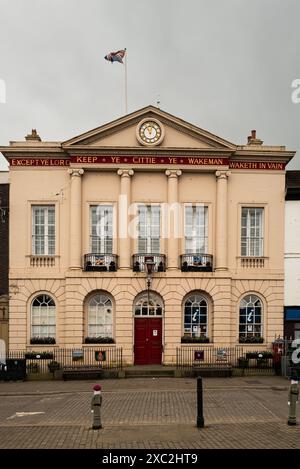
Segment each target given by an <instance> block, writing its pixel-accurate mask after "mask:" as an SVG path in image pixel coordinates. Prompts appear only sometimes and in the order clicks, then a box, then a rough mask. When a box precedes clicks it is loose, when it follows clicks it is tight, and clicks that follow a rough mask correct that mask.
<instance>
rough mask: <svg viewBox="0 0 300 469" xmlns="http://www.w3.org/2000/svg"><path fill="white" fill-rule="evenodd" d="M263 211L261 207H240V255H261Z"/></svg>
mask: <svg viewBox="0 0 300 469" xmlns="http://www.w3.org/2000/svg"><path fill="white" fill-rule="evenodd" d="M263 213H264V209H263V208H247V207H243V208H242V227H241V228H242V230H241V255H242V256H254V257H260V256H263Z"/></svg>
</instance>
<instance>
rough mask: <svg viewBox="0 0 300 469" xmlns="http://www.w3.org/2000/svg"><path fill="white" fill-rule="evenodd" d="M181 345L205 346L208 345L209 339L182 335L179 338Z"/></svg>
mask: <svg viewBox="0 0 300 469" xmlns="http://www.w3.org/2000/svg"><path fill="white" fill-rule="evenodd" d="M181 343H182V344H207V343H209V338H208V337H202V336H200V337H191V336H187V335H184V336H183V337H181Z"/></svg>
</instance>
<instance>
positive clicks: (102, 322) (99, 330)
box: [87, 293, 113, 338]
mask: <svg viewBox="0 0 300 469" xmlns="http://www.w3.org/2000/svg"><path fill="white" fill-rule="evenodd" d="M87 313H88V327H87V334H88V337H110V338H112V337H113V304H112V300H111V298H110V296H109V295H107V294H106V293H96V295H93V296H92V297H91V298H90V300H89V302H88V312H87Z"/></svg>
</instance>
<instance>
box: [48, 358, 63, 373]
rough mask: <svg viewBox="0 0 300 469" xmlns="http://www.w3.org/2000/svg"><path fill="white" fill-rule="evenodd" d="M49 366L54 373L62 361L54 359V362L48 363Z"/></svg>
mask: <svg viewBox="0 0 300 469" xmlns="http://www.w3.org/2000/svg"><path fill="white" fill-rule="evenodd" d="M48 368H49V371H50V373H54V372H55V371H57V370H59V369H60V363H58V362H57V361H55V360H53V361H52V362H50V363H48Z"/></svg>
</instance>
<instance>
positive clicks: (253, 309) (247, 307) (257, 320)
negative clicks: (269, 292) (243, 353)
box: [239, 295, 262, 342]
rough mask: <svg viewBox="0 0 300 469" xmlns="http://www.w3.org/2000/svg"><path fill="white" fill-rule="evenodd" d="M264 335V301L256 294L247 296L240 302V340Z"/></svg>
mask: <svg viewBox="0 0 300 469" xmlns="http://www.w3.org/2000/svg"><path fill="white" fill-rule="evenodd" d="M261 337H262V302H261V300H260V299H259V298H258V296H256V295H247V296H245V297H244V298H243V299H242V301H241V303H240V327H239V339H240V342H244V341H247V340H251V339H252V338H261Z"/></svg>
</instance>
